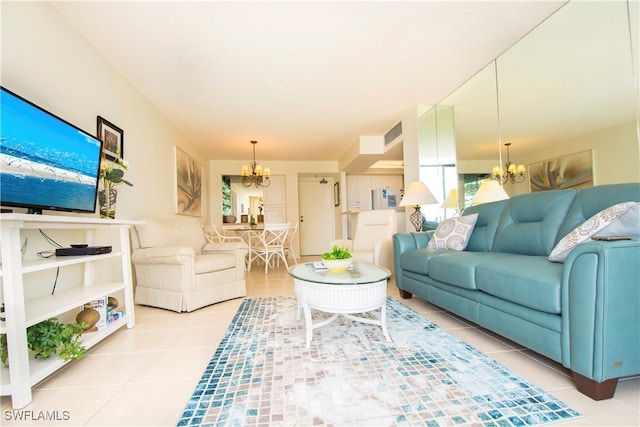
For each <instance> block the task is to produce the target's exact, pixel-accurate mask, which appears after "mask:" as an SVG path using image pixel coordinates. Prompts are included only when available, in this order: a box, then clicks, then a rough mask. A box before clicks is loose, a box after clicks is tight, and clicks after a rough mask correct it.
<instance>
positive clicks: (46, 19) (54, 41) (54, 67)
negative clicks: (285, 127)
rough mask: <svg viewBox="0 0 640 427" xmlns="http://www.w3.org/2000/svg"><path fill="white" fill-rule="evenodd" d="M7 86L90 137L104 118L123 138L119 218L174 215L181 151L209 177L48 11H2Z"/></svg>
mask: <svg viewBox="0 0 640 427" xmlns="http://www.w3.org/2000/svg"><path fill="white" fill-rule="evenodd" d="M1 81H2V85H3V86H5V87H7V88H8V89H10V90H12V91H14V92H16V93H18V94H19V95H22V96H23V97H25V98H27V99H29V100H30V101H32V102H34V103H36V104H38V105H39V106H41V107H42V108H45V109H47V110H49V111H50V112H52V113H54V114H56V115H58V116H60V117H62V118H64V119H65V120H67V121H69V122H71V123H73V124H75V125H76V126H78V127H80V128H82V129H84V130H85V131H87V132H89V133H91V134H95V133H96V116H98V115H100V116H102V117H104V118H105V119H107V120H109V121H110V122H112V123H113V124H115V125H116V126H118V127H120V128H122V129H123V130H124V157H125V159H126V160H127V161H128V162H129V163H130V168H129V170H128V171H127V172H126V178H127V179H128V180H130V181H131V182H133V184H134V187H126V186H121V191H120V192H119V194H118V204H117V213H116V216H117V217H118V218H127V219H130V218H138V217H141V216H168V215H172V214H173V213H174V212H175V207H174V206H175V202H174V197H175V196H174V195H175V189H174V186H175V178H174V173H175V172H174V171H175V158H174V156H175V146H179V147H180V148H181V149H182V150H183V151H185V152H187V153H188V154H190V155H191V156H192V157H193V158H195V159H197V160H198V161H199V162H200V163H201V164H202V165H203V167H204V168H205V171H204V172H205V176H207V174H208V171H207V167H208V164H207V162H206V161H205V159H204V158H203V157H202V155H201V154H200V153H199V152H198V151H197V150H195V149H194V148H193V146H191V145H190V144H189V142H188V141H187V140H185V138H184V137H183V136H182V135H180V133H179V132H178V131H177V130H176V129H175V128H174V127H173V126H172V125H171V123H169V122H168V121H167V120H166V119H165V118H164V117H163V116H162V114H161V113H160V112H159V111H158V110H157V109H156V108H155V107H154V106H153V105H151V104H150V103H149V102H148V101H147V100H146V99H145V98H144V97H143V96H142V95H141V94H140V93H139V92H138V91H137V90H136V89H135V88H133V87H132V86H131V85H130V84H129V82H128V81H127V80H125V79H124V78H123V77H122V76H121V75H120V74H119V73H118V71H117V70H116V69H114V68H113V67H112V66H111V65H110V64H109V63H108V62H106V60H105V59H104V58H103V57H102V56H100V55H99V54H98V53H97V52H96V51H95V50H94V48H93V47H92V46H91V45H90V44H89V43H88V42H87V41H86V40H85V39H84V38H83V37H81V36H80V35H79V33H78V32H76V30H75V29H73V28H72V27H70V26H69V25H68V24H67V22H66V21H65V20H64V19H62V17H61V16H60V15H59V14H58V13H57V11H56V10H55V9H54V8H53V7H51V6H50V5H49V4H48V3H45V2H3V3H2V75H1ZM207 188H208V185H207V183H206V182H205V190H206V189H207ZM205 202H206V201H205ZM205 206H207V207H208V203H205ZM207 216H208V212H205V217H207Z"/></svg>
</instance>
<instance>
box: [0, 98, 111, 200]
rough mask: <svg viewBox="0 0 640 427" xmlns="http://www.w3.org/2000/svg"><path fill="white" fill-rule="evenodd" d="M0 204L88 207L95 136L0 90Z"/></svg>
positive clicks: (94, 173) (97, 161)
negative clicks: (0, 92)
mask: <svg viewBox="0 0 640 427" xmlns="http://www.w3.org/2000/svg"><path fill="white" fill-rule="evenodd" d="M0 108H1V113H2V115H1V118H0V192H1V198H2V203H3V204H7V205H17V206H30V205H31V206H38V207H41V208H43V209H47V208H52V209H62V210H72V211H86V212H93V211H94V210H95V198H96V188H97V174H98V169H99V166H100V149H101V146H100V141H99V140H98V139H96V138H94V137H92V136H91V135H89V134H87V133H85V132H82V131H81V130H79V129H77V128H75V127H74V126H72V125H70V124H68V123H66V122H64V121H63V120H60V119H58V118H57V117H55V116H52V115H50V114H48V113H46V112H44V111H42V110H40V109H39V108H36V107H35V106H33V105H31V104H29V103H28V102H25V101H24V100H22V99H20V98H19V97H16V96H13V95H12V94H11V93H8V92H5V91H4V90H3V91H2V98H1V100H0Z"/></svg>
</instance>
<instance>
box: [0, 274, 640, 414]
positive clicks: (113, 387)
mask: <svg viewBox="0 0 640 427" xmlns="http://www.w3.org/2000/svg"><path fill="white" fill-rule="evenodd" d="M388 292H389V295H391V296H393V297H395V298H397V299H400V298H399V295H398V291H397V288H396V287H395V284H394V283H393V279H392V280H391V281H390V283H389V288H388ZM247 294H248V296H249V297H269V296H293V295H294V292H293V280H292V279H291V278H289V277H288V275H287V274H286V270H285V269H284V267H280V268H279V269H277V270H270V271H269V274H268V275H265V274H264V271H263V270H261V269H254V270H253V271H252V272H251V273H248V274H247ZM402 301H403V302H404V303H405V304H407V305H408V306H410V307H411V308H413V309H414V310H416V311H418V312H420V313H422V314H424V315H425V316H426V317H428V318H429V319H431V320H432V321H434V322H435V323H437V324H438V325H440V326H441V327H443V328H445V329H446V330H448V331H449V332H451V333H453V334H455V335H457V336H458V337H460V338H462V339H463V340H465V341H466V342H468V343H470V344H472V345H474V346H475V347H476V348H478V349H479V350H481V351H483V352H485V353H487V354H489V355H490V356H491V357H493V358H494V359H496V360H498V361H500V362H501V363H503V364H504V365H505V366H507V367H508V368H510V369H511V370H513V371H514V372H516V373H517V374H519V375H521V376H522V377H524V378H526V379H528V380H530V381H532V382H534V383H535V384H537V385H539V386H541V387H543V388H544V389H545V390H547V391H549V392H551V393H552V394H553V395H555V396H556V397H558V398H559V399H562V400H563V401H565V402H566V403H567V404H568V405H569V406H571V407H573V408H574V409H576V410H578V411H580V412H581V413H582V414H583V415H584V418H580V419H577V420H573V421H569V422H564V423H559V424H556V425H568V426H638V425H640V377H635V378H632V379H626V380H623V381H621V382H620V383H619V384H618V388H617V391H616V394H615V397H614V398H613V399H610V400H606V401H600V402H595V401H593V400H591V399H589V398H588V397H586V396H584V395H582V394H580V393H578V392H577V391H576V389H575V387H574V384H573V380H572V379H571V378H570V376H569V375H568V372H567V371H566V370H565V369H564V368H563V367H562V366H560V365H558V364H557V363H555V362H553V361H551V360H549V359H546V358H544V357H542V356H539V355H537V354H535V353H533V352H531V351H528V350H526V349H523V348H522V347H520V346H518V345H516V344H514V343H512V342H510V341H507V340H504V339H502V338H500V337H497V336H495V335H493V334H492V333H490V332H488V331H485V330H483V329H481V328H479V327H477V326H474V325H473V324H469V323H468V322H466V321H464V320H462V319H460V318H458V317H455V316H452V315H450V314H447V313H446V312H443V311H442V310H441V309H439V308H437V307H435V306H433V305H431V304H428V303H426V302H424V301H422V300H420V299H419V298H415V297H414V298H412V299H410V300H402ZM239 304H240V300H232V301H227V302H223V303H220V304H215V305H213V306H209V307H205V308H203V309H200V310H197V311H195V312H193V313H182V314H178V313H173V312H170V311H166V310H160V309H154V308H149V307H142V306H136V327H135V328H133V329H121V330H120V331H118V332H117V333H115V334H113V335H112V336H111V337H110V338H109V339H108V340H105V341H104V342H103V343H101V344H100V345H98V346H96V347H94V348H93V349H91V350H90V351H89V352H88V354H87V356H85V358H84V359H82V360H80V361H77V362H74V363H72V364H69V365H67V366H66V367H65V368H63V369H61V370H60V371H58V372H57V373H56V374H54V375H52V376H51V377H49V378H48V379H47V380H45V381H43V382H42V383H40V384H38V385H37V386H36V387H35V388H34V390H33V402H32V403H31V404H30V405H28V406H27V407H26V408H23V410H21V411H14V410H12V408H11V399H10V398H9V397H7V396H3V397H2V400H1V405H2V415H1V416H0V417H1V418H0V420H1V421H0V424H2V425H3V426H9V425H35V426H50V425H60V426H80V425H87V426H143V425H144V426H171V425H175V423H176V421H177V420H178V418H179V417H180V415H181V414H182V410H183V408H184V405H185V403H186V402H187V400H188V399H189V397H190V396H191V393H192V392H193V390H194V388H195V385H196V384H197V382H198V380H199V379H200V376H201V375H202V372H203V371H204V369H205V367H206V365H207V363H208V362H209V360H210V358H211V356H212V354H213V352H214V351H215V349H216V347H217V345H218V342H219V341H220V339H221V338H222V336H223V335H224V332H225V330H226V328H227V326H228V324H229V322H230V321H231V319H232V318H233V316H234V314H235V312H236V310H237V308H238V306H239ZM17 417H23V418H25V417H27V418H30V420H28V421H18V420H16V418H17ZM39 417H40V418H42V417H48V418H49V419H48V420H44V419H38V418H39ZM34 419H35V420H34Z"/></svg>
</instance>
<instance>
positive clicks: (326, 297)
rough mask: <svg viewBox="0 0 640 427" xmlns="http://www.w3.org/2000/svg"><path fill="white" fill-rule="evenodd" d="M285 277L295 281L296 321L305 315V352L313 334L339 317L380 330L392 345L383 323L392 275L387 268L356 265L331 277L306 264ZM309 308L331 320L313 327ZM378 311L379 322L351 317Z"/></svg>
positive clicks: (293, 268) (291, 269) (300, 265)
mask: <svg viewBox="0 0 640 427" xmlns="http://www.w3.org/2000/svg"><path fill="white" fill-rule="evenodd" d="M288 273H289V275H290V276H292V277H293V278H294V280H295V292H296V297H297V298H298V318H300V310H301V309H302V311H304V319H305V330H306V341H307V348H309V347H310V346H311V340H312V339H313V330H314V329H317V328H320V327H322V326H325V325H327V324H329V323H331V322H333V321H334V320H335V319H336V318H337V317H338V315H340V314H341V315H343V316H345V317H346V318H348V319H351V320H355V321H358V322H363V323H369V324H372V325H379V326H381V327H382V333H383V334H384V337H385V338H386V340H387V341H391V337H390V336H389V332H388V331H387V323H386V314H387V280H388V279H389V277H391V272H390V271H389V270H387V269H386V268H384V267H380V266H377V265H371V264H364V263H359V262H358V263H354V264H353V266H352V267H351V268H350V269H348V270H347V271H345V272H343V273H333V272H329V271H327V270H326V269H324V270H323V269H316V268H314V264H313V263H306V264H297V265H294V266H293V267H290V268H289V270H288ZM312 308H313V309H316V310H320V311H323V312H325V313H332V314H333V316H331V317H330V318H328V319H326V320H323V321H321V322H317V323H315V324H314V323H312V321H311V309H312ZM378 309H380V318H379V319H367V318H363V317H358V316H354V315H353V314H354V313H366V312H369V311H373V310H378Z"/></svg>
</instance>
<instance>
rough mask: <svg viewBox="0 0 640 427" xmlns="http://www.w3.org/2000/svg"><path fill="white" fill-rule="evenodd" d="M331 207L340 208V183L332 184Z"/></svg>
mask: <svg viewBox="0 0 640 427" xmlns="http://www.w3.org/2000/svg"><path fill="white" fill-rule="evenodd" d="M333 206H340V181H337V182H336V183H335V184H333Z"/></svg>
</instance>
